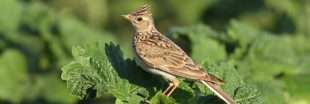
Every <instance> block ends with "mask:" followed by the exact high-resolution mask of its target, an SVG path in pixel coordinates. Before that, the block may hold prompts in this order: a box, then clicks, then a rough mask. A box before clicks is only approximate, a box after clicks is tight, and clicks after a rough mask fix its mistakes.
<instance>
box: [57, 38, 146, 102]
mask: <svg viewBox="0 0 310 104" xmlns="http://www.w3.org/2000/svg"><path fill="white" fill-rule="evenodd" d="M105 47H106V50H113V49H109V48H115V47H116V46H115V45H113V44H112V43H111V44H110V45H106V46H105ZM107 48H108V49H107ZM118 48H119V47H118ZM113 52H115V54H117V55H120V54H119V52H117V51H113ZM72 53H73V56H74V61H72V62H70V63H69V64H68V65H66V66H64V67H63V68H62V71H63V72H62V79H63V80H66V81H67V86H68V88H69V90H70V92H71V93H72V94H73V95H76V96H78V97H79V98H85V97H87V96H90V97H92V96H100V95H102V94H103V93H106V92H109V93H111V94H112V95H113V96H115V97H116V98H118V99H120V100H121V101H123V102H127V103H137V102H140V101H143V100H144V99H143V98H142V97H141V96H138V95H137V94H138V93H142V94H145V95H146V96H148V95H147V91H146V90H145V88H142V87H139V86H137V85H134V84H130V83H129V81H128V80H126V79H122V78H121V77H119V76H118V73H117V71H116V70H115V69H114V68H113V66H112V64H111V63H110V62H109V59H108V57H107V56H106V54H105V53H106V52H105V49H104V45H102V44H99V43H96V44H91V45H85V46H84V47H74V48H73V49H72ZM120 56H122V55H120ZM118 61H123V60H118ZM114 64H117V65H118V66H122V64H119V63H114ZM119 70H129V69H127V68H125V69H119ZM94 90H95V93H96V95H92V93H90V92H88V91H94Z"/></svg>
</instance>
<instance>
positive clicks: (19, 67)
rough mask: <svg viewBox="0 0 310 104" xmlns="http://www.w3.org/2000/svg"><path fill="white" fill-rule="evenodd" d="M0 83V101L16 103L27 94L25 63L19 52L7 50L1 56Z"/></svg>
mask: <svg viewBox="0 0 310 104" xmlns="http://www.w3.org/2000/svg"><path fill="white" fill-rule="evenodd" d="M0 83H1V84H0V99H4V100H8V101H12V102H14V103H18V102H21V100H22V99H23V97H24V96H25V95H26V94H27V93H28V92H27V91H28V88H29V86H30V80H29V78H28V75H27V62H26V58H25V56H24V55H23V54H22V53H21V52H19V51H17V50H14V49H7V50H5V51H4V52H3V53H2V54H1V57H0Z"/></svg>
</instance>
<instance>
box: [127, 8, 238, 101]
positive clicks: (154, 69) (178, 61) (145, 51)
mask: <svg viewBox="0 0 310 104" xmlns="http://www.w3.org/2000/svg"><path fill="white" fill-rule="evenodd" d="M150 9H151V7H150V6H149V5H143V6H141V7H140V8H138V9H136V10H135V11H133V12H132V13H130V14H127V15H123V17H124V18H126V19H127V20H129V21H130V22H131V23H132V25H133V26H134V27H135V29H136V31H135V36H134V38H133V40H132V48H133V51H134V53H135V56H136V59H135V60H136V63H137V64H138V65H139V66H141V67H142V68H143V69H144V70H146V71H147V72H150V73H153V74H156V75H159V76H161V77H163V78H164V79H166V80H168V81H169V82H170V83H169V86H168V88H167V89H166V90H165V91H164V92H163V94H164V95H167V96H170V95H171V93H172V92H173V91H174V90H175V89H176V88H177V87H178V85H179V80H178V79H177V77H184V78H187V79H191V80H196V81H200V82H202V83H203V84H205V85H206V86H207V87H208V88H209V89H211V90H212V91H213V92H214V93H215V94H216V95H217V96H218V97H220V98H221V99H223V100H224V101H225V102H226V103H227V104H235V101H234V100H233V99H232V98H231V97H229V96H228V95H227V94H226V93H225V92H224V91H223V90H221V88H220V87H218V86H217V85H215V84H223V83H224V81H222V80H221V79H219V78H217V77H215V76H213V75H211V74H209V73H208V72H206V71H204V70H203V68H202V67H201V66H200V65H199V64H197V63H195V62H194V61H193V60H192V59H191V58H190V57H189V56H188V55H187V54H186V53H185V52H184V51H183V50H182V49H181V48H180V47H179V46H177V45H176V44H175V43H174V42H172V41H171V40H170V39H168V38H167V37H166V36H164V35H163V34H161V33H160V32H159V31H157V29H156V28H155V26H154V23H153V18H152V14H151V13H150ZM169 90H170V91H169Z"/></svg>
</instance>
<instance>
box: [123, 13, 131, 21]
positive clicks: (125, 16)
mask: <svg viewBox="0 0 310 104" xmlns="http://www.w3.org/2000/svg"><path fill="white" fill-rule="evenodd" d="M122 16H123V17H124V18H125V19H127V20H130V17H131V16H130V15H129V14H127V15H122Z"/></svg>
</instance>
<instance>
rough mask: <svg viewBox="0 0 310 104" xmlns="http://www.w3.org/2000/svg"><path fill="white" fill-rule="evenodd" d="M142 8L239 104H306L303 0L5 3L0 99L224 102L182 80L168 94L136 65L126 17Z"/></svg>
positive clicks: (308, 60)
mask: <svg viewBox="0 0 310 104" xmlns="http://www.w3.org/2000/svg"><path fill="white" fill-rule="evenodd" d="M142 4H150V5H152V11H153V12H152V13H153V17H154V22H155V25H156V27H157V29H158V30H159V31H161V32H162V33H163V34H165V35H167V36H168V37H169V38H171V39H172V40H173V41H174V42H176V43H177V44H178V45H179V46H181V47H182V49H184V50H185V52H186V53H188V55H190V56H191V57H192V58H193V59H194V60H195V61H196V62H197V63H199V64H200V65H202V66H204V67H205V69H206V70H207V71H209V72H210V73H212V74H214V75H215V76H218V77H219V78H221V79H223V80H225V81H226V84H225V85H220V86H221V87H222V88H223V89H224V90H225V91H226V92H228V94H229V95H231V96H233V98H234V99H235V100H237V101H238V103H249V102H251V103H252V102H255V103H270V104H279V103H285V104H296V103H298V104H308V103H310V100H309V99H310V98H309V96H310V93H309V90H310V89H309V88H310V87H309V84H308V83H309V81H310V80H309V78H308V76H309V75H310V70H309V67H310V55H309V53H310V45H309V41H310V37H309V36H310V29H309V27H310V21H309V15H310V12H309V10H310V9H309V8H310V2H308V1H307V0H253V1H251V2H248V1H247V0H192V1H182V2H180V1H178V0H135V1H126V0H123V1H119V0H91V1H90V0H65V1H64V0H0V24H1V25H0V103H1V104H2V103H4V104H6V103H26V104H28V103H31V104H32V103H40V104H42V103H43V104H44V103H57V104H58V103H59V104H72V103H118V104H124V103H141V101H142V102H145V101H150V102H151V103H155V104H157V103H168V104H174V103H179V104H191V103H196V104H205V103H223V102H221V100H220V99H218V98H217V97H216V96H214V95H213V93H211V92H210V91H209V89H207V88H206V87H205V86H204V85H203V84H201V83H199V82H193V81H188V80H184V79H180V81H181V84H180V86H179V87H178V88H177V90H176V91H175V92H174V93H173V94H172V96H171V97H166V96H163V95H162V94H161V92H162V90H164V89H165V88H166V87H167V86H168V84H167V82H166V81H165V80H163V79H161V78H159V77H158V76H155V75H151V74H149V73H147V72H145V71H143V70H142V69H141V68H140V67H138V66H136V64H135V62H134V60H133V58H131V57H132V56H133V55H132V51H131V44H130V41H131V39H132V35H133V28H132V26H131V25H130V23H129V22H128V21H126V20H125V19H123V18H122V17H121V16H120V15H123V14H126V13H129V12H131V11H132V10H134V9H135V8H137V7H138V6H140V5H142ZM181 26H182V27H181ZM167 29H168V32H166V30H167ZM95 41H97V42H98V43H95ZM110 41H112V42H113V43H115V44H120V47H119V46H115V45H113V44H107V45H104V43H108V42H110ZM84 44H88V45H84ZM72 47H74V48H73V49H72ZM121 49H122V50H121ZM71 50H72V51H73V53H72V52H71ZM72 54H73V55H74V57H73V58H72ZM98 56H100V57H98ZM128 57H129V58H128ZM84 58H85V59H84ZM88 58H89V59H88ZM71 60H73V61H71ZM70 61H71V62H70ZM64 66H65V67H64ZM72 66H74V67H75V68H73V67H72ZM60 69H62V70H60ZM74 72H75V73H74ZM66 73H70V74H66ZM61 74H62V76H61ZM61 77H62V78H63V79H66V81H63V80H62V79H61ZM74 79H75V80H74ZM66 84H67V87H66ZM68 85H69V87H68ZM120 85H121V86H120ZM111 86H113V87H111ZM115 86H117V87H115ZM68 88H69V89H70V90H68ZM119 91H121V92H122V93H119ZM70 92H71V94H70ZM72 94H73V95H75V96H72ZM76 96H78V97H76ZM113 96H114V97H116V98H117V99H116V100H115V99H114V97H113ZM78 98H82V99H78ZM92 98H95V99H92Z"/></svg>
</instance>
